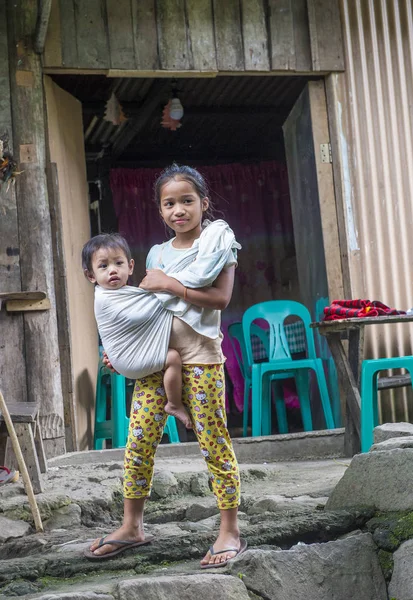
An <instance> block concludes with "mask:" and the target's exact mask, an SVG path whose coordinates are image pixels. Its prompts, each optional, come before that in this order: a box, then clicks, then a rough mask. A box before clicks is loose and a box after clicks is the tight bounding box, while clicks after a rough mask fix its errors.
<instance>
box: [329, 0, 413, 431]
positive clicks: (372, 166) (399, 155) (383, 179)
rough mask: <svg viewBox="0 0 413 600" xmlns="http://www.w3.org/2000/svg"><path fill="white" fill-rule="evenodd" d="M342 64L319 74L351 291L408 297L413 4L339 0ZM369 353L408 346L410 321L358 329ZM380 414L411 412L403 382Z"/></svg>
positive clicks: (412, 296)
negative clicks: (331, 122)
mask: <svg viewBox="0 0 413 600" xmlns="http://www.w3.org/2000/svg"><path fill="white" fill-rule="evenodd" d="M341 11H342V23H343V36H344V41H345V55H346V72H345V74H337V75H332V76H331V77H330V80H329V81H328V82H327V93H328V96H329V105H330V107H333V106H334V108H331V110H332V111H334V113H335V114H334V119H335V123H336V131H335V132H334V133H335V134H336V135H334V133H333V135H332V138H335V142H334V143H333V151H334V150H335V151H336V153H338V155H339V161H337V162H339V163H340V167H339V168H338V170H337V169H336V172H335V176H336V179H337V183H338V185H339V186H340V187H341V194H340V196H341V198H342V199H343V205H342V206H341V207H340V209H341V217H342V222H343V223H344V225H345V228H346V236H345V241H346V247H345V248H344V247H343V248H342V252H343V253H344V255H345V254H346V253H347V255H348V261H349V282H348V283H349V285H348V286H347V289H348V290H349V292H350V293H351V295H352V297H353V298H360V297H364V298H369V299H370V300H376V299H377V300H382V301H383V302H384V303H385V304H388V305H391V306H393V307H396V308H400V309H408V308H410V307H411V306H413V140H412V130H413V122H412V121H413V110H412V109H413V8H412V2H411V0H387V1H386V0H341ZM366 330H367V331H366V334H367V343H366V357H367V356H397V355H398V354H413V349H412V344H411V339H412V338H411V334H412V331H413V327H411V326H410V325H404V326H402V325H391V326H390V325H387V326H383V327H381V328H380V330H379V328H377V327H374V328H373V327H372V328H371V329H370V328H369V327H367V328H366ZM381 419H382V421H401V420H409V421H413V398H412V394H411V391H410V390H409V389H404V390H398V391H397V392H388V393H386V395H382V396H381Z"/></svg>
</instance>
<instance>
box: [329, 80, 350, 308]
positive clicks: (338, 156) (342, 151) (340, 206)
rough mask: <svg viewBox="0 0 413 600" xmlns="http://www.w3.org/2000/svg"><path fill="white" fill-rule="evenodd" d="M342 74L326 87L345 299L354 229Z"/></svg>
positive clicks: (348, 288) (348, 281) (348, 293)
mask: <svg viewBox="0 0 413 600" xmlns="http://www.w3.org/2000/svg"><path fill="white" fill-rule="evenodd" d="M342 78H344V75H343V74H339V75H337V74H335V73H333V74H331V75H329V76H328V77H326V78H325V79H324V82H325V86H326V97H327V110H328V126H329V132H330V143H331V153H332V156H333V173H334V190H335V197H336V210H337V223H338V232H339V238H340V256H341V271H342V273H343V298H351V297H352V292H351V277H350V262H349V246H350V245H351V241H350V240H351V238H352V237H353V236H352V233H351V231H352V229H350V232H349V233H348V232H347V229H348V227H347V217H346V212H347V208H346V199H347V198H348V196H349V194H351V186H350V185H349V175H348V161H349V156H348V154H347V153H348V144H347V143H346V142H345V136H343V127H344V123H345V120H346V115H347V110H346V108H344V107H343V103H342V102H341V98H340V93H339V90H340V83H339V82H340V80H341V79H342Z"/></svg>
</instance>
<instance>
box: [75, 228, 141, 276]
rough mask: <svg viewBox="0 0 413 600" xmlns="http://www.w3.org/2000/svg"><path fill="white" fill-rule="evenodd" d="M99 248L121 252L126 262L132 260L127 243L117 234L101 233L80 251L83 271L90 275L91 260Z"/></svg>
mask: <svg viewBox="0 0 413 600" xmlns="http://www.w3.org/2000/svg"><path fill="white" fill-rule="evenodd" d="M101 248H107V249H111V250H122V252H123V253H124V254H125V256H126V258H127V259H128V262H130V261H131V260H132V254H131V251H130V248H129V244H128V242H127V241H126V240H125V238H124V237H123V236H121V235H120V234H119V233H102V234H100V235H95V237H92V238H91V239H90V240H89V241H88V242H86V244H85V245H84V246H83V249H82V267H83V270H84V271H88V272H89V273H92V271H93V269H92V260H93V255H94V254H95V252H97V251H98V250H100V249H101Z"/></svg>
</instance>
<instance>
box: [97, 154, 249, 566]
mask: <svg viewBox="0 0 413 600" xmlns="http://www.w3.org/2000/svg"><path fill="white" fill-rule="evenodd" d="M155 199H156V202H157V204H158V206H159V211H160V214H161V216H162V218H163V220H164V222H165V223H166V225H167V226H168V227H170V228H171V229H172V230H173V231H174V232H175V237H174V238H173V239H172V240H170V241H169V242H166V243H165V244H162V245H160V246H154V247H153V248H152V249H151V251H150V252H149V255H148V259H147V269H148V271H147V274H146V277H145V278H144V279H143V280H142V282H141V283H140V287H142V288H143V289H145V290H148V291H152V292H155V293H159V292H168V293H169V294H172V295H174V296H176V297H177V298H181V299H184V300H186V301H187V302H189V303H191V304H192V305H194V306H195V307H198V308H199V319H200V322H201V323H205V324H206V326H207V327H210V326H216V325H218V326H219V323H220V311H221V310H223V309H224V308H226V306H227V305H228V303H229V301H230V299H231V295H232V289H233V284H234V271H235V261H233V263H232V266H228V267H224V268H223V269H222V271H221V272H220V274H219V275H218V277H217V278H216V279H215V281H214V283H213V284H212V285H211V286H209V287H205V288H202V289H192V288H189V287H185V286H184V285H183V284H182V283H180V282H179V281H178V280H177V279H175V278H173V277H169V276H168V275H166V274H165V273H164V272H163V271H162V269H166V268H167V267H168V265H169V264H171V263H173V262H174V261H175V260H176V259H177V255H179V254H181V253H182V254H184V253H185V252H188V253H189V252H191V248H192V247H193V245H194V244H196V240H198V238H199V237H200V235H201V231H202V222H203V216H204V215H205V213H206V212H207V211H208V208H209V200H208V192H207V186H206V184H205V181H204V179H203V178H202V176H201V175H200V173H199V172H198V171H196V170H195V169H191V168H190V167H179V166H177V165H173V166H172V167H169V168H168V169H166V170H165V171H164V172H163V173H162V174H161V176H160V177H159V178H158V180H157V182H156V184H155ZM176 321H177V322H178V324H179V328H178V327H177V329H178V330H175V331H173V332H172V334H171V338H170V342H169V346H170V348H173V349H175V350H177V351H178V353H179V354H180V356H181V360H182V363H183V403H184V405H185V406H186V408H187V410H188V412H189V413H190V415H191V418H192V421H193V423H194V425H195V427H194V429H195V432H196V435H197V438H198V442H199V445H200V448H201V453H202V455H203V456H204V458H205V460H206V463H207V467H208V470H209V472H210V479H211V483H212V488H213V491H214V494H215V497H216V499H217V504H218V507H219V509H220V513H221V523H220V531H219V535H218V538H217V540H216V542H215V544H214V545H213V546H211V548H210V549H209V551H208V552H207V554H206V556H205V557H204V559H203V560H202V561H201V565H202V567H203V568H211V567H216V566H223V565H225V564H227V562H228V561H229V560H231V559H232V558H234V557H235V556H236V555H237V554H239V553H240V552H243V551H244V550H245V548H246V542H245V540H241V539H240V537H239V529H238V519H237V513H238V505H239V501H240V480H239V469H238V464H237V460H236V457H235V455H234V451H233V447H232V443H231V439H230V437H229V433H228V430H227V424H226V415H225V389H224V369H223V362H224V357H223V354H222V350H221V342H222V334H221V335H220V336H219V337H217V338H216V339H211V338H210V337H205V336H202V335H200V334H199V333H198V332H196V331H194V329H193V328H192V327H191V326H190V325H189V324H188V323H186V322H185V321H184V320H181V319H177V320H176ZM165 402H166V400H165V396H164V390H163V388H162V373H155V374H154V375H149V376H147V377H144V378H142V379H140V380H139V379H138V380H137V381H136V385H135V390H134V396H133V399H132V409H131V419H130V427H129V436H128V442H127V447H126V451H125V474H124V521H123V525H122V526H121V527H120V528H119V529H118V530H116V531H115V532H113V533H112V534H111V535H109V536H107V537H106V538H102V539H101V540H96V541H95V542H94V543H93V544H92V545H91V547H90V550H89V551H86V556H88V557H89V558H94V559H97V558H100V559H102V558H108V557H109V556H113V555H114V554H117V553H118V552H119V551H121V550H124V549H126V548H129V547H134V546H138V545H140V544H144V543H147V542H148V539H145V534H144V530H143V512H144V504H145V500H146V498H147V497H148V496H149V493H150V487H151V482H152V475H153V465H154V455H155V451H156V447H157V445H158V444H159V441H160V439H161V437H162V432H163V427H164V424H165V418H166V417H165V415H162V416H159V413H157V412H156V408H158V407H163V406H164V405H165ZM150 415H153V417H151V416H150Z"/></svg>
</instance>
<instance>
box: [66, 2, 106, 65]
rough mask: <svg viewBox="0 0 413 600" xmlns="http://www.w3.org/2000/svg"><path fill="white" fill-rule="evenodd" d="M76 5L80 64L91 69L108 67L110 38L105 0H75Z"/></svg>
mask: <svg viewBox="0 0 413 600" xmlns="http://www.w3.org/2000/svg"><path fill="white" fill-rule="evenodd" d="M74 6H75V21H76V42H77V52H78V60H79V65H81V66H82V67H84V68H91V69H102V68H106V69H108V68H109V67H110V59H109V40H108V34H107V15H106V4H105V2H104V0H74ZM72 44H73V39H72Z"/></svg>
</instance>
